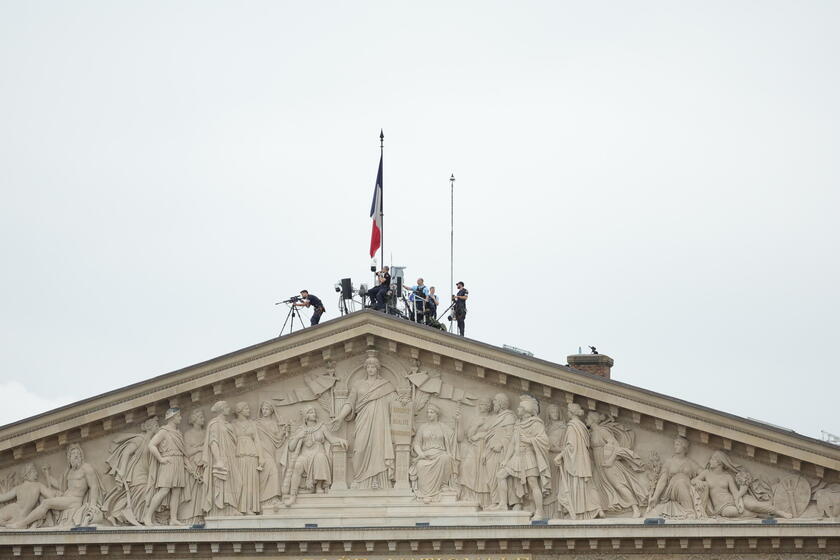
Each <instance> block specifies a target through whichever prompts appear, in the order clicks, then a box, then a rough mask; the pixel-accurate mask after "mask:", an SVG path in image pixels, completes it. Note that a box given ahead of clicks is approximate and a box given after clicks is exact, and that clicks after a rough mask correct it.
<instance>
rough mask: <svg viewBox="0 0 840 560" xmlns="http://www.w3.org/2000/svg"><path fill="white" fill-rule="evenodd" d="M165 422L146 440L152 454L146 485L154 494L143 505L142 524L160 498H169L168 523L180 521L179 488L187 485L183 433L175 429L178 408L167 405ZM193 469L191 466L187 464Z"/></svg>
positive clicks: (149, 516)
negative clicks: (147, 504)
mask: <svg viewBox="0 0 840 560" xmlns="http://www.w3.org/2000/svg"><path fill="white" fill-rule="evenodd" d="M164 420H165V422H166V423H165V424H164V425H163V426H162V427H161V428H160V430H158V432H157V433H156V434H155V435H154V436H153V437H152V439H151V441H149V451H150V452H151V454H152V462H151V469H150V470H149V482H150V485H149V486H150V487H152V488H153V489H154V494H153V495H152V497H151V499H150V500H149V507H148V508H146V516H145V517H144V519H143V524H144V525H152V522H153V521H152V515H153V514H154V513H155V512H157V510H158V508H159V507H160V506H161V504H163V503H164V502H163V501H164V500H165V499H166V498H167V497H168V498H169V508H168V510H169V524H170V525H181V522H180V521H178V507H179V506H180V505H181V501H182V498H187V499H188V498H189V497H190V496H185V495H184V493H183V491H184V488H185V487H186V485H187V467H186V461H187V460H188V459H187V458H186V453H187V451H186V445H185V443H184V436H183V435H182V434H181V432H180V430H178V425H179V424H180V423H181V410H180V409H178V408H170V409H169V410H167V411H166V414H165V416H164ZM191 470H192V471H195V467H192V468H191Z"/></svg>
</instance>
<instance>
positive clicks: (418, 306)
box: [405, 278, 429, 323]
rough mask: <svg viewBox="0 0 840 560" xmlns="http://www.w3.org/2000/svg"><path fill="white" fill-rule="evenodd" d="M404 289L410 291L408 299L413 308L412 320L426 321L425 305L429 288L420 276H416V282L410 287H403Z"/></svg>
mask: <svg viewBox="0 0 840 560" xmlns="http://www.w3.org/2000/svg"><path fill="white" fill-rule="evenodd" d="M405 290H406V291H407V292H410V293H411V295H409V296H408V300H409V301H410V302H411V303H412V307H413V308H414V320H415V321H417V322H418V323H424V322H425V321H426V311H427V308H426V305H427V304H428V301H429V288H428V287H426V285H425V284H424V283H423V279H422V278H418V279H417V284H415V285H414V286H412V287H411V288H405Z"/></svg>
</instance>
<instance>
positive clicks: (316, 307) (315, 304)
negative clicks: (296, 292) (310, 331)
mask: <svg viewBox="0 0 840 560" xmlns="http://www.w3.org/2000/svg"><path fill="white" fill-rule="evenodd" d="M300 298H301V299H300V301H296V302H294V303H293V304H292V305H294V306H295V307H312V308H313V311H312V320H311V321H310V324H311V325H312V326H313V327H314V326H315V325H317V324H318V322H319V321H320V320H321V315H323V314H324V311H326V309H324V304H323V303H321V299H320V298H319V297H318V296H316V295H315V294H310V293H309V290H301V291H300Z"/></svg>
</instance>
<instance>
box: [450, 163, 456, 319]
mask: <svg viewBox="0 0 840 560" xmlns="http://www.w3.org/2000/svg"><path fill="white" fill-rule="evenodd" d="M454 271H455V174H454V173H452V174H451V175H450V177H449V293H450V295H452V296H454V295H455V272H454ZM449 332H452V314H451V313H450V314H449Z"/></svg>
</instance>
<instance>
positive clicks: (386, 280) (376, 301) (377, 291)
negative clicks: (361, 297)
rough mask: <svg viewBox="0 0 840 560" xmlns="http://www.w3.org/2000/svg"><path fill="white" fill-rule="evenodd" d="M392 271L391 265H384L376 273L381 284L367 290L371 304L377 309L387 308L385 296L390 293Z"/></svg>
mask: <svg viewBox="0 0 840 560" xmlns="http://www.w3.org/2000/svg"><path fill="white" fill-rule="evenodd" d="M390 271H391V269H390V268H389V267H387V266H383V267H382V270H380V271H379V272H377V273H376V279H377V280H379V285H378V286H374V287H373V288H371V289H370V290H368V291H367V295H368V297H370V302H371V305H373V308H374V309H376V310H382V309H385V296H387V295H388V290H390V289H391V272H390Z"/></svg>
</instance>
